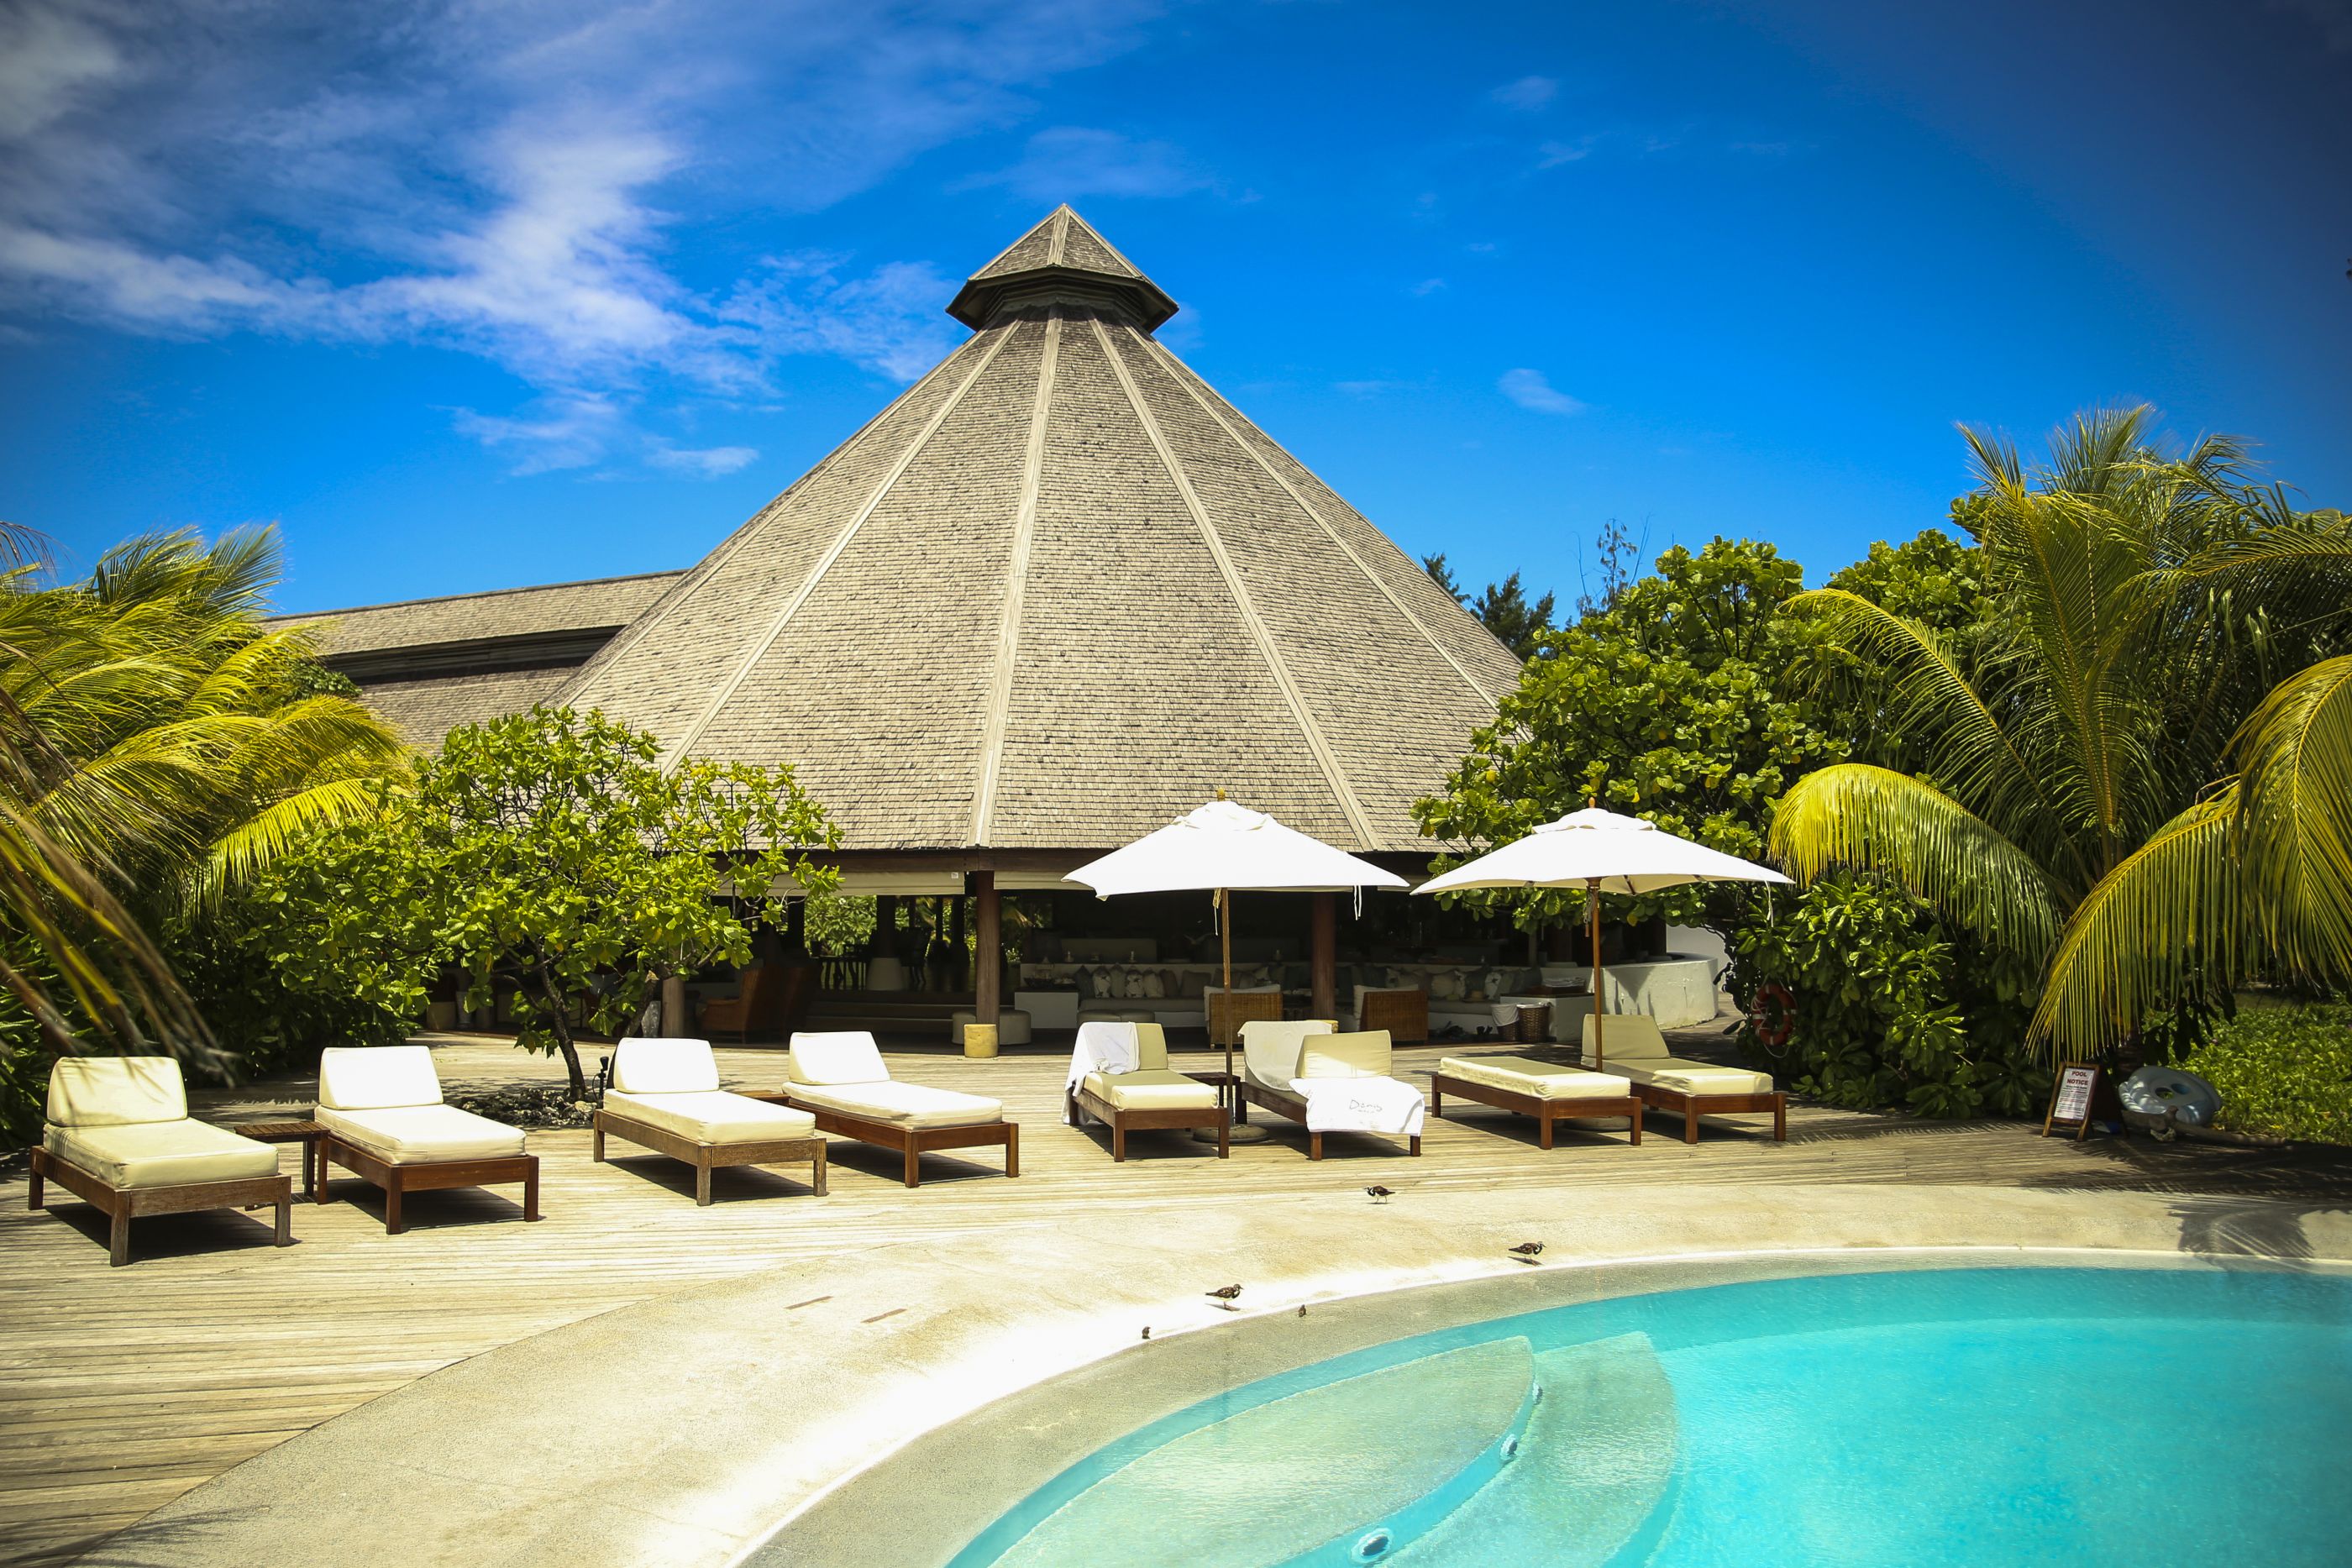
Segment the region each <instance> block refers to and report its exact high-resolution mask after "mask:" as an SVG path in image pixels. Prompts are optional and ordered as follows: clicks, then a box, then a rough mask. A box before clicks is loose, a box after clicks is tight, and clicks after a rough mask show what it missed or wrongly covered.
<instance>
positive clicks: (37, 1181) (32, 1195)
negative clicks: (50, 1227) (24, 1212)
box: [25, 1149, 45, 1208]
mask: <svg viewBox="0 0 2352 1568" xmlns="http://www.w3.org/2000/svg"><path fill="white" fill-rule="evenodd" d="M44 1175H45V1173H44V1172H43V1171H42V1169H41V1151H40V1150H38V1149H36V1150H34V1151H33V1170H32V1176H31V1178H30V1180H29V1181H28V1183H27V1184H26V1188H25V1207H26V1208H38V1207H41V1183H42V1180H43V1179H44Z"/></svg>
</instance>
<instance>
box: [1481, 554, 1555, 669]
mask: <svg viewBox="0 0 2352 1568" xmlns="http://www.w3.org/2000/svg"><path fill="white" fill-rule="evenodd" d="M1470 612H1471V613H1472V614H1474V615H1475V616H1477V617H1478V619H1479V620H1480V621H1482V622H1486V630H1487V631H1489V632H1493V633H1494V634H1495V639H1496V641H1497V642H1499V643H1502V644H1503V646H1504V647H1506V648H1508V649H1509V650H1510V651H1511V652H1512V653H1516V654H1517V655H1518V656H1519V657H1520V658H1522V659H1528V658H1532V657H1534V656H1535V653H1536V651H1537V649H1538V647H1539V646H1541V644H1542V640H1543V634H1544V633H1545V632H1549V631H1550V630H1552V623H1551V614H1552V596H1551V595H1550V594H1549V593H1547V594H1545V595H1544V596H1543V597H1542V598H1541V599H1538V600H1536V601H1533V602H1529V601H1528V596H1527V592H1526V591H1525V590H1524V589H1522V588H1521V587H1520V586H1519V574H1518V573H1517V572H1516V571H1515V572H1513V573H1511V575H1510V576H1508V577H1507V578H1505V579H1504V580H1502V581H1500V582H1490V583H1488V584H1487V585H1486V591H1484V592H1482V593H1480V594H1479V595H1478V598H1477V601H1476V602H1475V603H1474V604H1472V605H1471V606H1470Z"/></svg>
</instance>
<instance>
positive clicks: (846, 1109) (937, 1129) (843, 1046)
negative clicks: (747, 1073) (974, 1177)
mask: <svg viewBox="0 0 2352 1568" xmlns="http://www.w3.org/2000/svg"><path fill="white" fill-rule="evenodd" d="M785 1071H786V1074H787V1075H788V1076H789V1077H790V1079H791V1080H792V1082H790V1084H788V1085H787V1086H786V1088H785V1090H784V1092H783V1094H782V1100H783V1103H785V1104H787V1105H789V1106H791V1107H793V1109H794V1110H795V1111H804V1112H807V1113H809V1114H810V1115H812V1116H814V1117H815V1118H816V1124H817V1126H818V1127H819V1128H821V1129H823V1130H824V1131H825V1132H828V1133H837V1134H840V1135H841V1136H843V1137H845V1138H855V1139H856V1140H857V1141H858V1142H859V1143H861V1144H872V1145H875V1146H876V1147H877V1148H885V1149H895V1150H897V1151H898V1154H899V1155H902V1156H904V1158H905V1160H906V1162H907V1185H908V1186H917V1185H919V1183H920V1181H921V1179H922V1157H923V1155H926V1154H929V1153H931V1152H933V1151H936V1150H940V1149H969V1148H982V1147H986V1146H989V1145H1000V1144H1001V1145H1003V1148H1004V1174H1005V1175H1006V1176H1019V1175H1020V1174H1021V1127H1020V1124H1018V1123H1014V1122H1008V1121H1006V1120H1005V1119H1004V1106H1003V1103H1002V1102H1000V1101H995V1100H990V1099H986V1098H983V1097H982V1096H981V1095H978V1094H959V1093H957V1092H955V1091H954V1090H952V1089H934V1088H932V1087H930V1086H929V1084H925V1083H901V1082H898V1080H896V1079H894V1078H892V1077H891V1076H890V1069H889V1066H888V1064H887V1063H886V1062H885V1061H883V1060H882V1052H881V1051H880V1050H879V1049H878V1048H877V1046H876V1045H875V1043H874V1037H873V1036H872V1035H870V1034H866V1033H865V1032H863V1031H856V1032H836V1033H823V1034H796V1035H794V1036H793V1048H792V1054H791V1055H790V1057H789V1058H787V1063H786V1068H785Z"/></svg>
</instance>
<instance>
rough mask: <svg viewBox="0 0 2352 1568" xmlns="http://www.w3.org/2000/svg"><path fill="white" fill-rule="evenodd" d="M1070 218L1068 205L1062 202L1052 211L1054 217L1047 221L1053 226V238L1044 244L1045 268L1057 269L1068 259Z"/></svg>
mask: <svg viewBox="0 0 2352 1568" xmlns="http://www.w3.org/2000/svg"><path fill="white" fill-rule="evenodd" d="M1070 218H1071V213H1070V204H1069V203H1067V202H1064V203H1063V204H1061V205H1060V206H1058V207H1055V209H1054V215H1053V217H1052V218H1051V219H1049V220H1048V221H1049V222H1051V223H1052V224H1053V225H1054V233H1053V237H1051V238H1050V239H1048V240H1046V242H1045V265H1046V266H1047V267H1059V266H1061V265H1062V264H1063V263H1064V262H1065V261H1066V260H1068V259H1069V248H1070Z"/></svg>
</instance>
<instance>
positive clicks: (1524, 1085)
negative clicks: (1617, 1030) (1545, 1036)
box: [1437, 1056, 1633, 1100]
mask: <svg viewBox="0 0 2352 1568" xmlns="http://www.w3.org/2000/svg"><path fill="white" fill-rule="evenodd" d="M1437 1071H1440V1072H1442V1073H1444V1075H1445V1076H1446V1077H1448V1078H1458V1079H1460V1080H1461V1081H1462V1082H1465V1083H1478V1084H1484V1085H1485V1086H1486V1087H1487V1088H1489V1089H1507V1090H1509V1091H1510V1092H1512V1093H1514V1094H1532V1095H1534V1096H1535V1097H1536V1098H1537V1099H1538V1100H1622V1099H1624V1098H1626V1097H1627V1096H1628V1095H1630V1094H1632V1093H1633V1084H1632V1083H1631V1082H1629V1081H1627V1080H1626V1079H1623V1078H1621V1077H1619V1076H1618V1075H1617V1074H1615V1073H1613V1072H1593V1071H1588V1070H1586V1069H1584V1068H1579V1067H1562V1066H1559V1065H1558V1064H1557V1063H1554V1062H1549V1061H1536V1060H1535V1059H1533V1058H1532V1057H1526V1056H1449V1057H1447V1058H1445V1059H1444V1061H1440V1062H1439V1063H1438V1064H1437Z"/></svg>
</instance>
